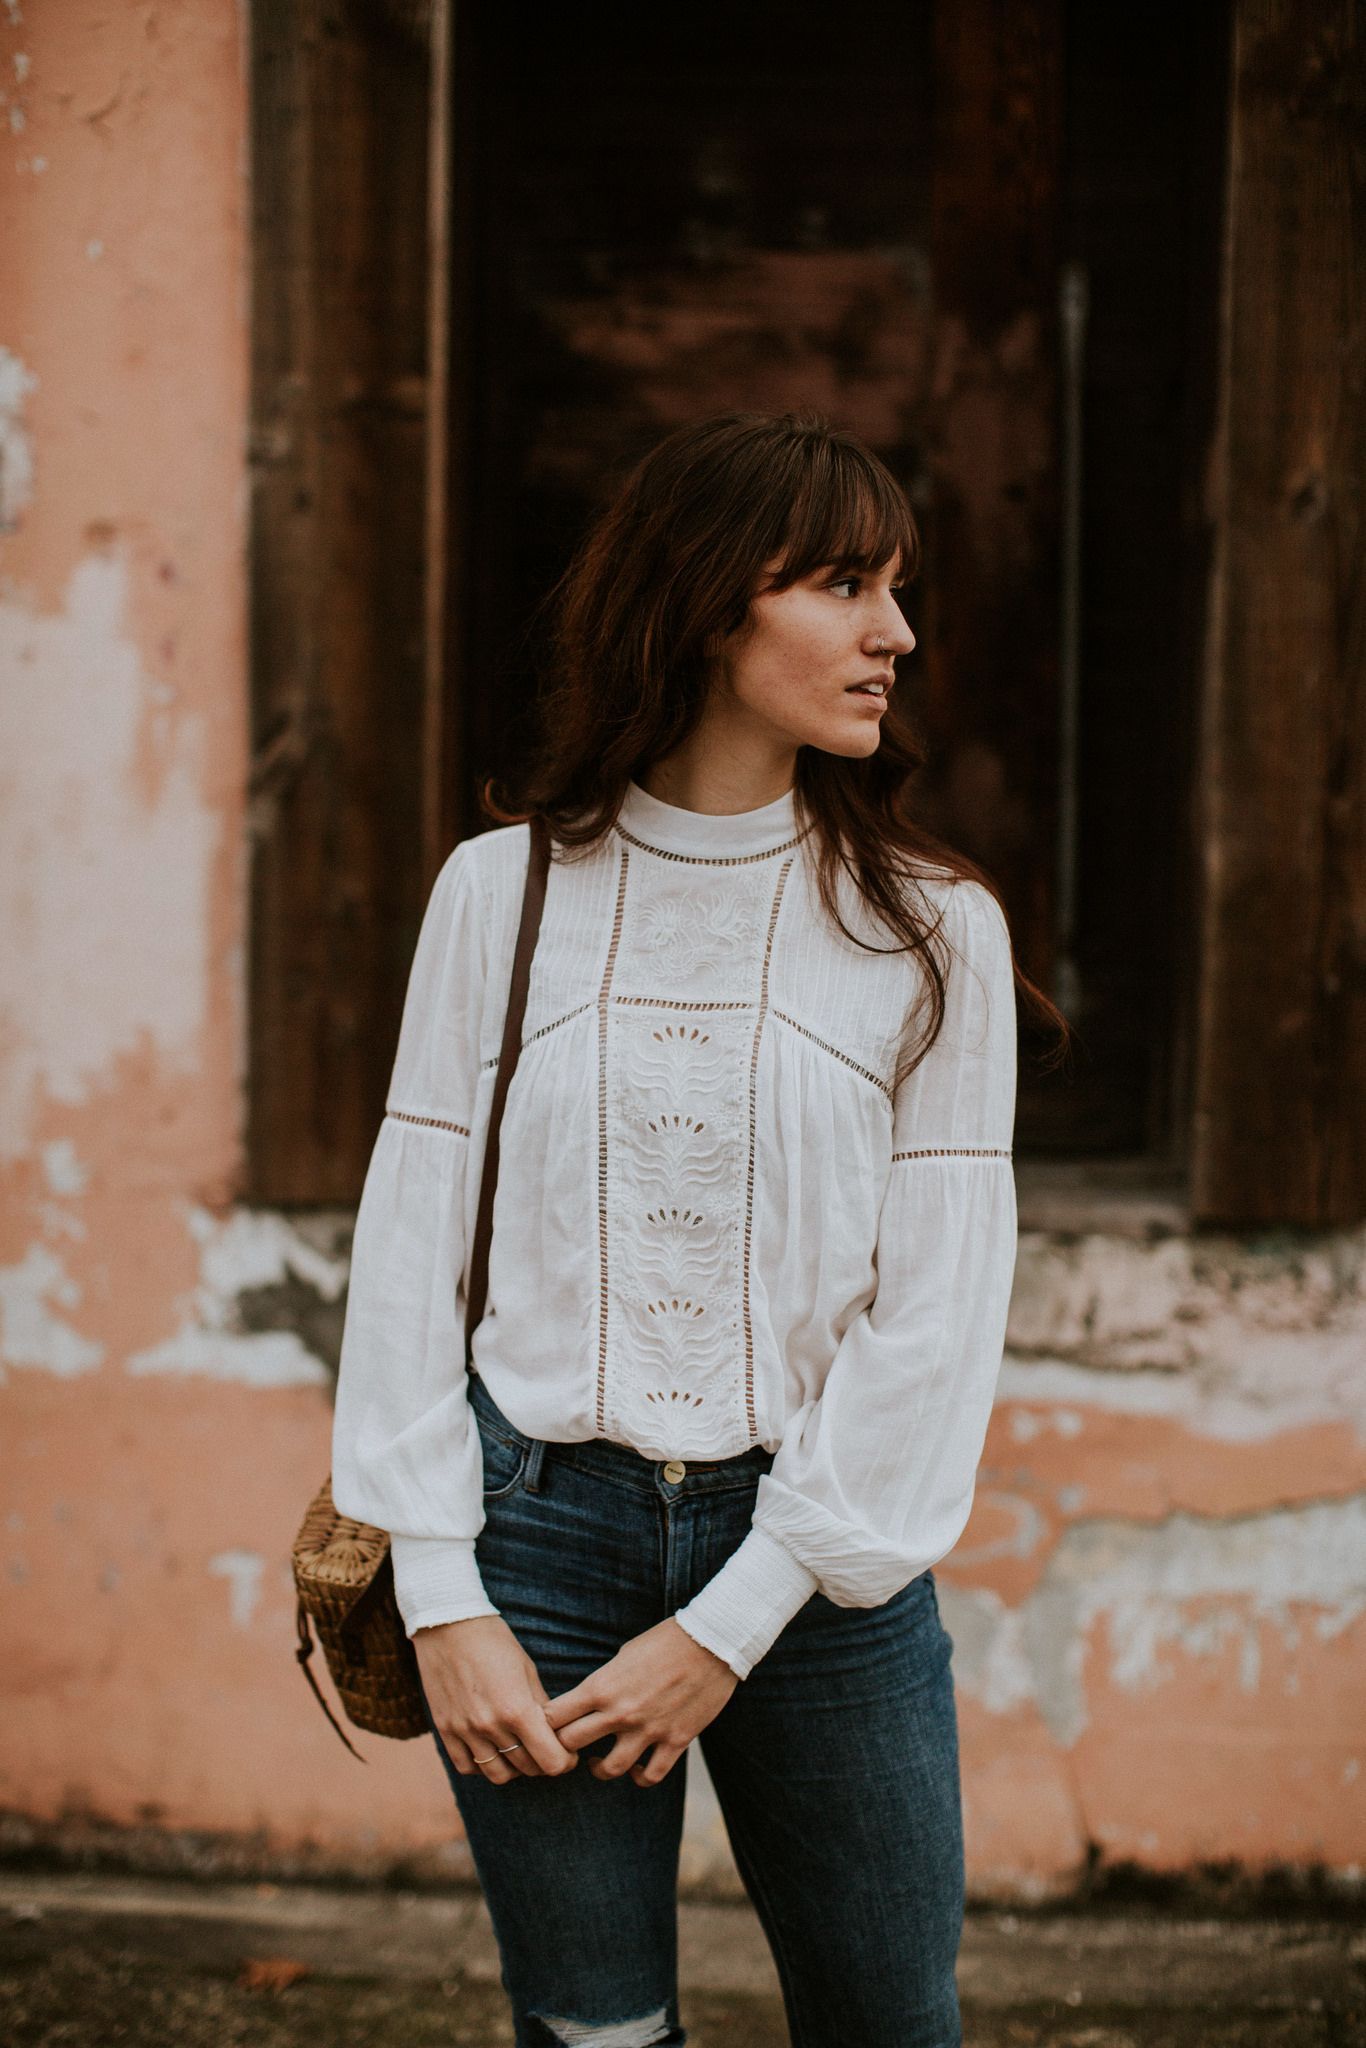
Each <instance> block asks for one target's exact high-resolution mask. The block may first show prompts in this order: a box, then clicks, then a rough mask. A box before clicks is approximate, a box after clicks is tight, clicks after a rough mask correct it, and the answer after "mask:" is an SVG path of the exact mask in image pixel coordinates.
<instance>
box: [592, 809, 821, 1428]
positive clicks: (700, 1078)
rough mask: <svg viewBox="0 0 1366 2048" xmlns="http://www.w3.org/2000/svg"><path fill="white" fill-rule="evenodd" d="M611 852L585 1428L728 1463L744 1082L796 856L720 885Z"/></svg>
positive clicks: (744, 1334) (745, 1247)
mask: <svg viewBox="0 0 1366 2048" xmlns="http://www.w3.org/2000/svg"><path fill="white" fill-rule="evenodd" d="M621 858H622V863H623V865H622V873H621V885H620V888H619V892H618V899H617V917H616V921H615V924H614V929H613V935H612V941H611V944H610V947H609V951H608V959H607V963H606V968H605V972H604V976H603V983H602V989H601V992H600V1000H599V1059H600V1071H599V1087H600V1095H599V1103H600V1117H599V1124H600V1131H599V1137H600V1153H599V1226H600V1247H599V1248H600V1266H601V1281H602V1290H603V1293H602V1302H601V1311H600V1346H599V1360H598V1395H597V1424H598V1428H599V1430H600V1432H601V1433H602V1434H604V1435H607V1436H610V1437H614V1438H617V1439H618V1440H623V1441H627V1442H631V1443H634V1444H635V1445H636V1446H637V1448H641V1449H644V1450H646V1452H647V1455H655V1456H659V1457H680V1458H688V1457H697V1458H702V1457H706V1458H713V1457H726V1456H730V1455H733V1454H734V1453H735V1452H737V1451H741V1450H743V1449H744V1448H745V1447H746V1446H747V1445H748V1444H750V1443H753V1442H755V1441H756V1440H757V1434H756V1426H755V1414H754V1340H753V1331H752V1328H751V1325H750V1300H749V1272H748V1261H749V1255H750V1248H751V1245H750V1241H751V1231H752V1218H753V1202H754V1161H755V1088H756V1079H757V1072H758V1060H759V1048H760V1044H761V1040H762V1035H763V1030H764V1023H765V1017H766V1012H767V1002H768V970H769V963H770V959H771V955H772V949H773V943H774V936H775V932H776V929H777V922H778V914H779V910H780V908H781V903H782V896H783V889H784V886H785V884H786V882H787V878H788V875H789V873H790V870H791V867H792V856H791V855H790V854H788V855H785V856H783V855H781V854H780V855H779V856H778V857H775V858H771V859H769V860H767V861H766V862H764V863H757V864H755V865H754V866H753V867H752V868H751V869H749V870H748V871H746V870H744V869H741V870H739V871H737V870H736V869H735V868H732V869H731V870H730V871H729V872H728V873H727V874H726V875H725V876H724V878H722V877H716V878H713V877H712V876H711V875H709V874H707V873H706V871H705V870H704V869H703V870H699V869H698V868H696V867H694V868H693V869H692V871H691V872H687V871H684V872H681V873H680V872H679V871H677V870H664V871H661V870H660V869H659V868H658V867H649V866H647V867H646V868H645V869H644V870H642V868H641V865H640V863H641V861H642V856H641V855H639V854H635V853H632V852H630V851H629V850H628V849H625V848H623V850H622V856H621ZM633 863H634V864H635V866H634V869H633V866H632V864H633ZM661 991H663V993H661ZM671 996H672V997H673V999H671Z"/></svg>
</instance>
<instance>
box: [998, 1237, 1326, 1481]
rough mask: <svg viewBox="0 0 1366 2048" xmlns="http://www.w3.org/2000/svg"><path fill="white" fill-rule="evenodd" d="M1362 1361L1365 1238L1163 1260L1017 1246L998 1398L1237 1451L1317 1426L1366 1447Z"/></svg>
mask: <svg viewBox="0 0 1366 2048" xmlns="http://www.w3.org/2000/svg"><path fill="white" fill-rule="evenodd" d="M1363 1359H1366V1230H1364V1229H1347V1230H1339V1231H1325V1232H1324V1233H1322V1234H1321V1235H1320V1236H1317V1237H1315V1238H1313V1239H1312V1240H1310V1241H1308V1242H1306V1241H1304V1240H1303V1239H1302V1238H1296V1237H1293V1236H1292V1235H1291V1234H1289V1233H1281V1232H1268V1233H1266V1234H1265V1235H1264V1236H1259V1237H1254V1238H1248V1237H1240V1236H1235V1235H1233V1234H1231V1233H1230V1234H1228V1235H1222V1234H1220V1235H1216V1234H1214V1233H1210V1234H1208V1235H1202V1236H1200V1237H1198V1238H1179V1239H1168V1240H1164V1241H1162V1242H1160V1243H1158V1244H1143V1243H1136V1242H1134V1241H1132V1240H1130V1239H1127V1238H1119V1237H1110V1236H1106V1235H1104V1234H1102V1233H1100V1232H1097V1233H1095V1234H1094V1235H1088V1236H1086V1237H1083V1238H1081V1239H1079V1240H1075V1241H1070V1242H1069V1241H1066V1240H1062V1239H1060V1238H1059V1237H1057V1236H1054V1235H1052V1234H1048V1233H1038V1234H1029V1233H1022V1235H1021V1241H1020V1259H1019V1264H1018V1267H1017V1272H1016V1284H1015V1290H1014V1294H1013V1297H1012V1300H1011V1307H1010V1330H1009V1337H1008V1356H1007V1360H1006V1363H1005V1366H1004V1369H1003V1371H1002V1375H1001V1381H1000V1390H999V1398H1000V1399H1001V1400H1003V1401H1009V1400H1018V1401H1022V1402H1028V1403H1030V1404H1033V1405H1035V1406H1043V1405H1045V1404H1056V1406H1057V1407H1058V1408H1059V1409H1070V1410H1072V1411H1076V1410H1077V1409H1086V1408H1100V1409H1103V1410H1106V1411H1108V1412H1110V1413H1113V1414H1127V1415H1134V1416H1143V1415H1150V1416H1155V1417H1156V1416H1161V1417H1164V1418H1166V1419H1167V1420H1170V1421H1179V1422H1181V1423H1183V1424H1185V1425H1186V1427H1188V1428H1189V1429H1191V1430H1193V1431H1195V1432H1197V1433H1198V1434H1200V1435H1202V1436H1208V1437H1215V1438H1220V1439H1223V1440H1225V1441H1228V1442H1253V1441H1256V1440H1258V1439H1265V1438H1268V1437H1272V1436H1275V1435H1277V1434H1278V1433H1279V1432H1281V1431H1282V1430H1286V1429H1292V1428H1297V1427H1301V1426H1304V1425H1306V1424H1312V1423H1317V1422H1350V1423H1352V1424H1353V1425H1354V1426H1355V1428H1356V1429H1357V1430H1358V1432H1359V1433H1360V1435H1361V1437H1362V1439H1363V1441H1366V1379H1364V1377H1363V1374H1362V1370H1361V1365H1362V1360H1363ZM1054 1426H1057V1427H1062V1426H1065V1425H1062V1424H1055V1425H1054ZM1019 1428H1020V1431H1021V1437H1020V1440H1021V1441H1024V1440H1026V1438H1027V1434H1028V1431H1029V1428H1030V1425H1029V1424H1028V1423H1021V1424H1020V1425H1019Z"/></svg>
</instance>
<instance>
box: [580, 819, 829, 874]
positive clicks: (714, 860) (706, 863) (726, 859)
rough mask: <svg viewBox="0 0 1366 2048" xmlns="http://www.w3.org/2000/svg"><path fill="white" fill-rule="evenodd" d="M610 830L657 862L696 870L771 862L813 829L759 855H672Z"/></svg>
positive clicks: (623, 831)
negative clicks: (758, 861) (684, 865)
mask: <svg viewBox="0 0 1366 2048" xmlns="http://www.w3.org/2000/svg"><path fill="white" fill-rule="evenodd" d="M612 829H613V831H614V832H616V834H617V836H618V837H619V838H621V839H625V840H628V841H629V842H630V844H631V845H632V846H638V847H639V848H640V850H641V852H642V853H653V854H654V855H655V856H656V857H657V858H658V859H659V860H679V861H683V862H685V863H686V864H687V865H688V866H689V867H698V868H744V867H748V866H750V864H751V863H752V862H754V861H756V860H772V859H773V857H774V855H775V854H778V853H790V852H791V850H792V848H793V847H794V846H800V845H801V843H802V841H803V839H805V838H806V837H807V834H808V833H809V832H811V831H812V830H813V827H812V826H810V825H807V826H804V827H803V829H802V830H801V831H800V832H799V833H798V834H797V835H796V837H795V838H794V839H784V840H782V841H781V842H780V843H779V844H778V845H777V846H766V847H765V848H764V849H763V851H762V852H761V853H674V852H673V851H672V850H671V849H670V848H669V847H667V846H651V844H650V842H649V840H648V839H637V837H636V835H635V833H634V832H628V831H627V829H626V827H625V826H624V825H614V826H613V828H612Z"/></svg>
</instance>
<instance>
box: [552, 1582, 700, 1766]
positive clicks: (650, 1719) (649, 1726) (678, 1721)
mask: <svg viewBox="0 0 1366 2048" xmlns="http://www.w3.org/2000/svg"><path fill="white" fill-rule="evenodd" d="M739 1683H740V1681H739V1679H738V1678H737V1677H736V1675H735V1673H734V1672H733V1671H732V1670H731V1668H730V1666H729V1664H725V1663H723V1662H722V1660H721V1659H720V1658H719V1657H714V1656H713V1655H712V1653H711V1651H710V1650H704V1649H703V1648H702V1645H701V1644H700V1643H695V1642H694V1641H693V1639H692V1637H691V1636H690V1635H689V1634H688V1632H687V1630H686V1629H685V1628H682V1627H680V1626H679V1624H678V1622H676V1621H675V1620H674V1619H673V1618H672V1616H671V1617H670V1618H669V1619H668V1620H667V1621H661V1622H657V1623H656V1624H655V1626H654V1627H653V1628H647V1629H646V1630H645V1633H644V1634H643V1635H639V1636H632V1638H631V1640H630V1642H629V1643H623V1644H622V1646H621V1648H620V1649H619V1650H618V1651H617V1654H616V1656H615V1657H613V1658H611V1659H610V1661H609V1662H608V1663H606V1664H600V1665H599V1666H598V1668H597V1670H596V1671H590V1672H589V1674H588V1676H587V1678H585V1679H583V1680H582V1682H581V1683H580V1684H578V1685H576V1686H574V1687H573V1688H572V1690H571V1691H569V1692H562V1693H561V1694H560V1695H559V1697H558V1698H557V1699H553V1700H551V1702H550V1704H549V1706H548V1708H547V1709H546V1719H547V1720H548V1721H549V1723H550V1726H551V1727H552V1728H554V1729H555V1730H556V1731H557V1732H558V1735H559V1739H560V1741H561V1742H563V1743H564V1744H565V1745H566V1747H567V1748H569V1749H572V1750H580V1749H582V1748H583V1747H584V1745H585V1743H589V1742H595V1741H596V1740H597V1739H598V1737H599V1736H600V1735H615V1736H616V1738H617V1740H616V1742H615V1743H614V1744H613V1746H612V1748H611V1749H610V1750H608V1752H607V1754H606V1756H599V1757H594V1758H593V1759H592V1760H591V1761H590V1763H589V1766H588V1768H589V1770H590V1771H591V1772H592V1773H593V1776H594V1777H595V1778H620V1777H622V1776H623V1775H624V1774H625V1773H626V1772H627V1771H629V1772H630V1774H631V1777H632V1779H633V1781H634V1782H635V1783H636V1784H637V1785H657V1784H658V1783H659V1782H660V1780H661V1778H665V1777H667V1776H668V1774H669V1772H670V1771H671V1770H672V1769H673V1767H674V1765H675V1764H676V1763H677V1762H678V1759H679V1757H681V1756H682V1754H683V1752H684V1750H685V1749H686V1748H687V1746H688V1744H689V1743H690V1742H691V1741H692V1739H693V1737H694V1735H697V1734H699V1733H700V1732H701V1730H702V1729H703V1728H705V1727H706V1725H707V1723H708V1722H709V1721H714V1720H715V1719H716V1716H717V1715H718V1714H719V1713H720V1711H721V1709H722V1707H724V1705H725V1704H726V1701H727V1700H728V1699H729V1698H730V1696H731V1694H732V1693H733V1692H734V1690H735V1688H736V1686H737V1685H738V1684H739ZM651 1745H653V1749H652V1753H651V1755H650V1757H649V1759H648V1761H646V1762H644V1763H642V1762H641V1761H640V1759H641V1758H642V1756H643V1755H644V1752H645V1751H646V1750H647V1749H651Z"/></svg>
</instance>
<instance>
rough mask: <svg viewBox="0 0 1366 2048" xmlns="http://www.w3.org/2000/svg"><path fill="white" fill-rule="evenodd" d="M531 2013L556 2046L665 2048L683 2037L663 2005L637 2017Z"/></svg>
mask: <svg viewBox="0 0 1366 2048" xmlns="http://www.w3.org/2000/svg"><path fill="white" fill-rule="evenodd" d="M532 2017H533V2018H534V2019H536V2020H537V2021H539V2023H540V2025H541V2026H543V2027H544V2028H545V2030H546V2036H547V2039H548V2040H550V2041H553V2042H554V2043H555V2044H556V2048H666V2044H668V2043H670V2042H676V2041H682V2039H683V2038H684V2037H683V2035H682V2034H681V2033H676V2032H675V2031H674V2027H673V2024H672V2022H671V2021H670V2019H669V2013H668V2008H667V2007H666V2006H662V2005H661V2006H660V2008H659V2010H658V2012H651V2013H646V2014H645V2015H644V2016H643V2017H642V2018H640V2019H634V2020H575V2019H567V2018H562V2017H561V2016H559V2015H558V2014H556V2013H550V2012H538V2013H535V2014H533V2015H532Z"/></svg>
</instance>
